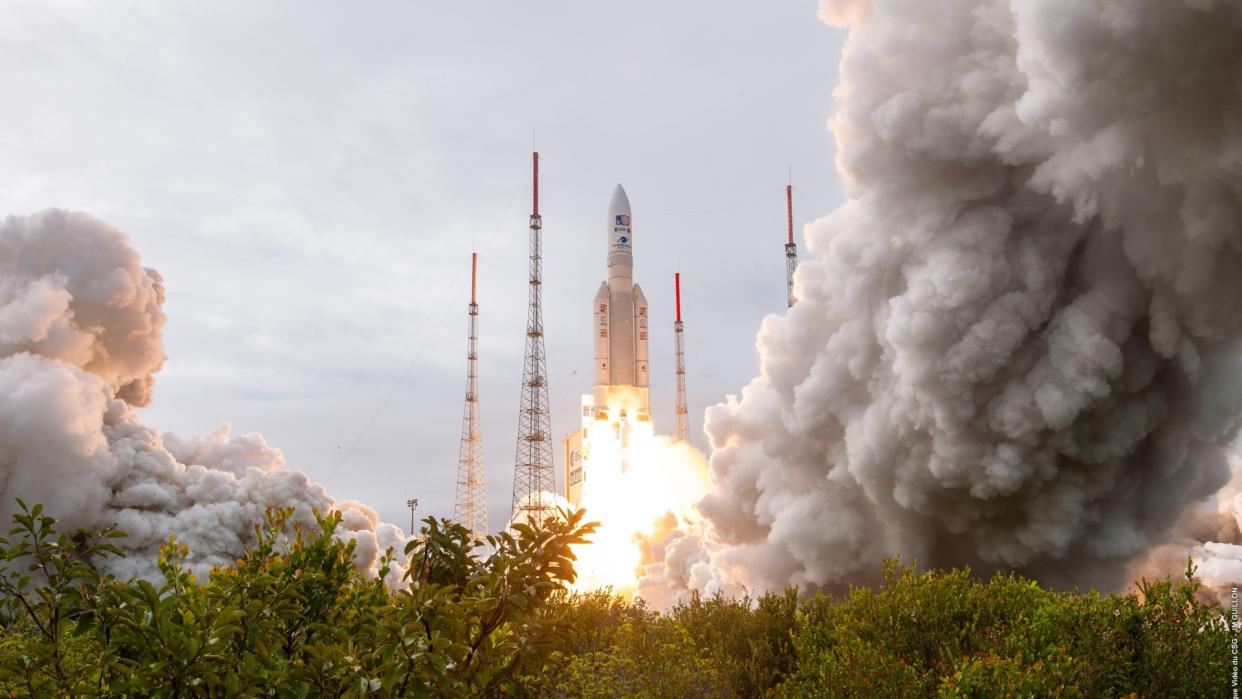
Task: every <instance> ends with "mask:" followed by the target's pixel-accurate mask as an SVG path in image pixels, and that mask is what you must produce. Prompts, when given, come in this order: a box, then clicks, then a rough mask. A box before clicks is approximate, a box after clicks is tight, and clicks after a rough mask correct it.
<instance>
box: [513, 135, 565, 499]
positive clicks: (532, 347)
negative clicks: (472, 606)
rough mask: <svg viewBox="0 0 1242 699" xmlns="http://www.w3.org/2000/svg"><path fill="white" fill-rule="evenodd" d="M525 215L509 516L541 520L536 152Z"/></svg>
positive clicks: (542, 400)
mask: <svg viewBox="0 0 1242 699" xmlns="http://www.w3.org/2000/svg"><path fill="white" fill-rule="evenodd" d="M532 163H533V164H532V172H533V173H534V175H533V184H534V187H533V195H532V206H531V214H530V288H529V294H528V296H529V305H528V309H527V315H526V360H525V362H524V366H523V369H522V398H521V403H520V405H519V406H518V433H517V456H516V458H515V459H514V465H513V519H514V520H518V519H519V515H520V514H522V513H523V512H524V513H526V515H527V516H526V518H525V519H526V520H528V521H531V522H535V521H542V520H543V519H544V518H545V517H546V516H548V515H550V514H552V513H554V512H555V503H554V502H552V501H551V499H550V496H551V495H552V494H554V493H555V492H556V475H555V474H556V469H555V465H554V464H553V461H552V417H551V413H550V411H549V406H550V402H549V400H548V366H547V355H546V354H545V352H544V341H543V219H542V218H541V217H540V216H539V154H538V153H535V154H534V157H533V158H532Z"/></svg>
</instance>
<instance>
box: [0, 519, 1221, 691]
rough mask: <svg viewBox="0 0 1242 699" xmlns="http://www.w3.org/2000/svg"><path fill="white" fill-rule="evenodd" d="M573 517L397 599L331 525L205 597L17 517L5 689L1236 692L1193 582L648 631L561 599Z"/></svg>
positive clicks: (743, 602)
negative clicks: (113, 563)
mask: <svg viewBox="0 0 1242 699" xmlns="http://www.w3.org/2000/svg"><path fill="white" fill-rule="evenodd" d="M582 517H583V515H582V514H581V513H578V514H574V515H566V516H565V517H564V518H563V519H558V520H553V521H551V522H548V523H546V524H545V525H543V526H540V527H528V526H518V527H515V528H514V531H513V532H512V533H506V534H501V535H500V536H497V537H491V538H489V541H488V543H489V545H490V547H491V549H492V550H494V551H495V553H493V554H491V555H490V556H486V557H481V556H478V555H477V552H478V551H479V547H478V546H477V544H478V543H479V542H474V541H471V540H470V537H469V534H468V533H467V531H466V530H465V529H464V528H462V527H460V526H456V525H453V524H451V523H449V522H447V521H437V520H434V519H428V520H425V527H424V528H423V535H422V537H421V538H420V539H418V540H416V541H414V542H412V543H411V544H410V545H409V546H408V547H407V553H408V554H409V560H410V561H411V564H410V567H409V569H408V571H407V572H406V575H405V578H404V581H403V582H404V584H405V588H404V589H400V590H392V589H389V588H387V587H386V586H385V585H384V584H383V583H382V582H380V581H379V580H373V579H368V578H366V577H363V576H362V575H360V574H358V573H357V572H355V571H354V568H353V565H352V558H353V544H352V543H342V542H341V541H339V540H337V539H336V538H335V537H334V536H333V533H334V531H335V529H336V527H337V526H338V524H339V518H338V517H336V516H328V517H322V518H320V519H319V520H318V529H317V530H315V531H300V530H298V529H296V528H293V527H291V526H290V525H289V512H288V511H275V512H272V513H269V516H268V519H267V521H266V523H265V524H264V525H262V526H260V527H258V528H257V530H256V544H255V545H254V546H253V547H251V549H250V550H249V551H247V552H246V554H245V555H244V556H243V557H242V558H241V559H240V560H238V561H236V563H235V564H234V565H233V566H231V567H228V568H220V569H217V570H215V571H213V572H212V574H211V576H210V578H209V579H208V580H207V581H206V582H200V581H197V580H195V579H194V578H193V576H191V575H190V574H189V573H188V572H187V571H186V570H185V568H184V566H183V561H184V560H185V557H186V553H187V551H186V549H185V547H184V546H182V545H180V544H178V543H177V542H176V541H171V540H170V541H169V543H168V544H167V545H166V546H165V547H164V548H163V549H162V553H161V556H160V561H159V569H160V572H161V573H162V577H163V581H162V582H161V583H160V584H159V585H155V584H153V583H151V582H148V581H144V580H131V581H121V580H115V579H113V578H110V577H108V576H105V575H101V574H100V572H99V571H98V569H97V567H96V565H95V564H96V563H97V562H99V561H100V560H102V559H104V558H107V557H110V556H116V555H120V552H119V551H118V550H117V549H116V548H115V547H114V546H113V545H112V544H111V543H110V542H111V541H112V540H113V539H114V538H115V537H117V536H120V534H119V533H118V532H115V531H113V530H111V529H104V530H102V531H99V532H89V531H79V532H75V533H73V534H58V533H57V532H56V531H55V526H54V523H55V522H54V520H53V519H52V518H51V517H48V516H47V515H45V514H44V513H43V511H42V508H40V507H39V506H37V505H36V506H35V507H34V508H31V509H27V508H26V506H25V504H21V512H20V513H19V514H18V515H16V516H15V517H14V523H15V525H16V526H15V528H14V529H13V530H12V531H11V532H10V539H0V557H2V558H3V561H0V595H2V596H0V628H2V629H3V633H2V634H0V695H9V696H34V697H45V696H69V695H75V696H76V695H91V696H101V697H127V696H153V697H174V696H175V697H207V696H212V697H214V696H226V697H232V696H258V695H278V696H291V697H311V696H315V697H353V696H362V695H374V696H393V697H396V696H415V697H430V696H437V697H439V696H454V697H455V696H513V695H522V696H541V697H614V696H625V697H760V696H789V697H872V696H885V697H924V696H942V697H967V696H970V697H981V696H987V697H993V696H995V697H1031V696H1040V697H1042V696H1060V697H1122V696H1130V695H1132V694H1133V695H1138V696H1150V697H1180V696H1218V695H1221V694H1223V692H1224V691H1225V690H1226V688H1227V686H1228V683H1229V677H1228V674H1227V673H1228V670H1229V666H1228V660H1229V652H1228V649H1229V640H1230V637H1229V631H1228V628H1227V626H1226V624H1225V617H1224V612H1223V610H1222V609H1221V608H1220V607H1219V606H1217V605H1213V604H1205V603H1203V602H1202V601H1200V600H1199V599H1198V596H1197V593H1198V592H1199V589H1198V583H1197V582H1196V581H1195V579H1194V576H1193V573H1194V570H1193V568H1190V567H1188V568H1187V571H1186V580H1185V581H1182V582H1178V583H1174V582H1171V581H1158V582H1153V583H1148V582H1146V581H1142V582H1140V584H1139V586H1138V590H1137V591H1136V592H1135V593H1133V594H1128V595H1100V594H1098V593H1095V592H1091V593H1088V594H1077V593H1067V592H1053V591H1049V590H1045V589H1043V588H1041V587H1040V586H1039V585H1037V584H1036V583H1034V582H1032V581H1029V580H1026V579H1023V578H1021V577H1019V576H1016V575H1012V574H1002V575H996V576H994V577H992V579H990V580H987V581H983V580H979V579H978V578H975V577H973V576H972V575H971V574H970V572H969V571H968V570H951V571H918V570H916V569H915V568H914V567H913V566H902V565H899V564H898V563H897V562H889V563H886V565H885V569H884V582H883V584H882V585H881V586H880V587H879V588H877V589H874V590H872V589H868V588H861V587H856V588H853V589H851V590H850V591H849V593H848V594H847V595H845V596H844V597H841V598H832V597H827V596H824V595H816V596H814V597H810V598H806V599H801V600H800V599H799V598H798V596H797V594H796V593H795V591H793V590H788V591H786V592H784V593H782V594H767V595H763V596H760V597H742V598H740V599H731V598H727V597H724V596H722V595H714V596H711V597H700V596H694V597H691V598H690V599H689V600H688V601H686V602H685V603H683V604H680V605H677V606H676V607H674V608H673V609H672V610H669V611H668V612H667V613H663V614H661V613H657V612H655V611H653V610H651V609H648V608H647V607H646V606H645V605H644V604H642V602H630V601H628V600H626V599H624V598H622V597H620V596H618V595H616V594H614V593H613V592H612V591H611V590H600V591H595V592H590V593H571V592H568V591H567V586H568V585H569V584H570V583H572V581H573V580H574V578H575V572H574V570H573V561H574V558H573V553H572V550H571V546H572V545H575V544H579V543H582V542H584V541H585V537H586V536H589V535H590V533H591V532H592V531H593V525H591V524H583V522H582ZM390 560H391V559H386V563H385V565H387V561H390ZM382 577H383V575H382V574H381V578H382Z"/></svg>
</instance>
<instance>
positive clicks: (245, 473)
mask: <svg viewBox="0 0 1242 699" xmlns="http://www.w3.org/2000/svg"><path fill="white" fill-rule="evenodd" d="M163 295H164V287H163V282H162V280H161V278H160V275H159V273H158V272H156V271H155V270H153V269H146V268H143V267H142V266H141V264H140V262H139V258H138V253H137V252H135V251H134V249H133V248H132V247H131V246H130V245H129V242H128V240H127V238H126V237H125V235H124V234H122V233H121V232H119V231H117V230H115V229H114V228H112V227H110V226H108V225H107V224H105V223H103V222H101V221H98V220H96V219H93V218H91V217H90V216H87V215H85V214H80V213H67V212H64V211H59V210H48V211H44V212H42V213H39V214H36V215H34V216H30V217H28V218H17V217H10V218H8V219H6V220H5V221H3V223H0V517H2V518H3V521H4V522H8V520H9V516H10V515H11V514H12V511H13V509H14V508H15V507H16V503H15V500H14V498H17V497H20V498H22V499H24V500H25V501H26V502H28V503H30V504H33V503H43V504H44V505H45V507H46V508H47V510H48V512H50V513H52V514H53V515H54V516H56V517H57V518H59V519H60V520H61V524H62V525H63V526H64V527H66V528H74V527H97V526H104V525H107V524H111V523H114V522H115V523H117V524H118V525H119V526H120V528H121V529H122V530H124V531H126V532H127V533H128V534H129V536H128V538H126V539H121V540H119V542H118V543H119V545H120V547H121V548H122V549H125V550H126V551H127V553H128V556H127V557H126V558H125V559H123V560H119V561H114V562H112V563H111V565H112V566H113V568H114V570H115V572H117V573H118V574H120V575H125V576H145V577H154V576H155V575H156V568H155V557H156V554H157V553H158V549H159V545H160V544H161V543H163V542H164V541H165V540H166V539H167V538H168V536H169V535H170V534H171V535H175V536H176V537H177V539H178V541H180V542H182V543H185V544H187V545H188V546H189V547H190V554H191V558H190V559H189V561H188V562H189V564H190V567H191V568H192V569H193V570H194V571H195V573H196V574H198V575H199V576H200V577H204V576H205V574H206V573H207V571H209V570H210V569H211V568H212V566H214V565H219V564H229V563H231V562H232V561H234V560H235V559H236V558H238V557H239V556H240V555H241V554H242V553H243V552H244V550H245V546H246V545H247V543H249V542H250V541H252V540H253V537H254V526H255V524H257V523H261V522H262V521H263V518H264V513H265V511H266V510H267V509H268V508H274V507H293V508H295V514H294V522H295V523H296V524H299V525H302V526H304V527H308V528H311V529H312V530H313V529H314V527H315V526H316V524H315V520H314V517H313V515H312V511H314V510H318V511H320V512H328V511H329V510H333V509H335V510H339V511H341V512H342V514H343V517H344V520H343V522H342V527H341V530H342V531H341V532H340V535H341V536H342V537H344V538H348V539H353V540H355V541H356V542H357V545H356V549H355V563H356V565H357V566H358V567H359V569H360V570H363V571H368V572H371V571H374V570H375V567H376V564H377V561H378V558H379V556H380V555H382V553H383V551H384V550H385V549H386V548H388V547H395V548H396V549H397V552H398V554H403V553H404V552H403V544H404V535H403V533H402V532H401V530H400V529H399V528H398V527H396V526H393V525H391V524H381V523H380V522H379V520H378V517H377V516H376V514H375V512H374V511H373V510H371V509H370V508H369V507H367V506H365V505H362V504H361V503H356V502H353V501H347V502H344V503H339V504H334V503H333V500H332V499H331V498H330V497H328V495H327V493H326V492H324V489H323V488H322V487H320V486H319V485H317V484H314V483H311V482H310V480H309V479H308V478H307V477H306V475H305V474H304V473H302V472H300V471H294V470H290V469H287V468H285V463H284V457H283V456H282V455H281V453H280V451H279V450H277V449H274V448H272V447H270V446H268V445H267V443H266V442H264V440H263V437H262V436H261V435H258V434H247V435H240V436H232V435H230V433H229V427H228V426H227V425H225V426H223V427H220V428H219V429H217V430H216V431H214V432H212V433H211V434H208V435H205V436H202V437H192V438H186V437H179V436H176V435H172V434H165V435H162V436H161V435H159V434H157V433H156V432H155V431H154V430H153V429H151V428H150V427H147V426H146V425H144V424H142V423H141V422H140V421H139V420H138V418H137V417H136V416H135V414H134V410H133V407H134V406H140V405H144V404H146V403H147V402H148V401H149V400H150V399H151V391H152V387H153V385H154V375H155V372H156V371H158V370H159V368H160V366H161V364H162V363H163V361H164V349H163V343H162V339H161V336H160V329H161V327H162V326H163V324H164V314H163V311H162V310H161V304H162V303H163ZM398 568H399V566H398ZM399 574H400V570H394V571H393V573H392V575H393V577H394V578H395V577H397V576H399Z"/></svg>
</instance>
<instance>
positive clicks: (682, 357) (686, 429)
mask: <svg viewBox="0 0 1242 699" xmlns="http://www.w3.org/2000/svg"><path fill="white" fill-rule="evenodd" d="M673 289H674V290H675V293H676V296H677V320H676V321H674V322H673V348H674V354H675V356H676V365H677V408H676V411H677V439H678V440H679V441H682V442H686V443H689V442H690V415H689V412H688V411H687V410H686V346H685V344H684V341H683V340H682V334H683V331H684V328H683V327H682V324H681V272H676V273H674V274H673Z"/></svg>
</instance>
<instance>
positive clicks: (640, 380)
mask: <svg viewBox="0 0 1242 699" xmlns="http://www.w3.org/2000/svg"><path fill="white" fill-rule="evenodd" d="M607 246H608V247H607V252H608V279H607V281H605V282H604V283H603V284H601V285H600V288H599V291H598V292H597V293H596V295H595V330H596V332H595V396H596V404H597V405H608V404H609V403H610V402H611V401H609V400H608V395H609V393H615V391H611V392H610V391H608V390H607V388H608V387H621V386H630V387H634V388H640V389H644V390H643V391H641V392H638V393H640V394H641V395H640V397H639V400H638V402H639V404H638V405H634V406H631V409H634V410H638V411H641V412H646V411H647V410H648V408H649V406H648V401H647V391H646V390H645V389H647V382H648V376H647V333H648V329H647V298H646V297H645V296H644V295H643V291H642V289H641V288H640V287H639V286H638V285H637V284H635V283H634V230H633V225H632V219H631V213H630V199H629V197H627V196H626V194H625V189H624V188H622V187H621V185H617V188H616V189H615V190H613V193H612V200H611V201H610V202H609V203H608V227H607Z"/></svg>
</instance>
